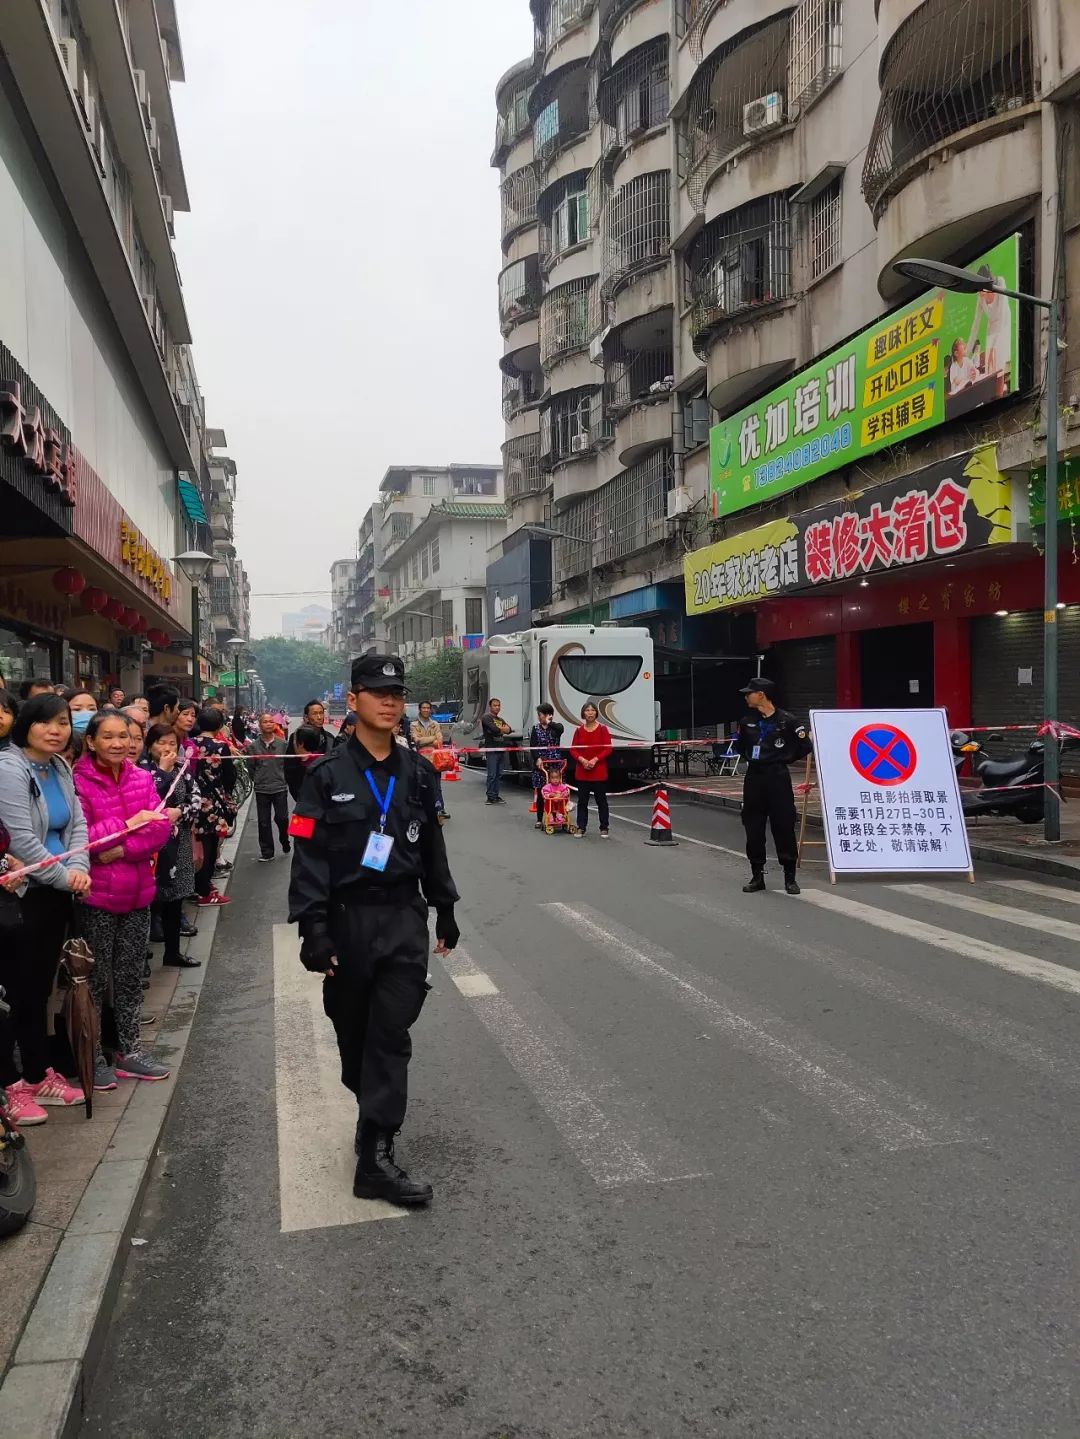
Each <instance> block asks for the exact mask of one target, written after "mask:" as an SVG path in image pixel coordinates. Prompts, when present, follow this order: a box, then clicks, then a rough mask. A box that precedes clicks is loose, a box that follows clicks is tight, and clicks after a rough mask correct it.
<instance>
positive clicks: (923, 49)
mask: <svg viewBox="0 0 1080 1439" xmlns="http://www.w3.org/2000/svg"><path fill="white" fill-rule="evenodd" d="M1031 9H1032V7H1031V5H1030V4H1029V0H983V3H982V4H980V5H970V4H967V5H957V4H956V3H955V0H924V3H923V4H922V5H920V6H919V8H918V9H917V10H916V11H915V12H914V14H913V15H910V16H909V17H908V18H907V19H906V20H905V21H904V22H903V23H902V24H901V25H900V27H899V29H898V30H897V31H896V34H895V35H894V36H893V38H892V39H891V40H890V42H889V46H888V49H887V50H886V51H885V54H884V56H883V57H882V62H881V99H880V101H879V103H878V112H877V117H876V118H875V120H874V128H873V130H872V132H871V135H870V144H869V146H868V147H867V151H866V163H865V165H864V167H863V181H862V183H863V194H864V195H865V196H866V202H867V204H868V205H869V206H870V207H871V209H872V210H873V211H874V212H875V215H879V214H880V213H881V209H882V208H883V205H884V202H885V200H886V199H887V198H888V196H889V194H890V193H891V191H892V187H893V185H894V183H895V182H896V179H897V177H898V176H899V174H900V172H901V171H902V170H903V169H905V168H906V166H908V165H909V164H910V163H911V162H912V161H913V160H915V159H916V158H917V157H918V156H920V155H922V154H923V152H924V151H927V150H930V149H932V148H933V147H934V146H936V145H939V144H940V143H941V142H942V141H943V140H946V139H948V137H949V136H950V135H955V134H957V133H958V132H959V131H961V130H966V129H968V128H969V127H970V126H972V125H978V124H981V123H983V122H984V121H987V120H992V119H994V118H995V117H998V116H1002V115H1007V114H1008V113H1009V112H1010V111H1011V110H1016V109H1018V108H1020V107H1021V106H1023V105H1028V104H1030V103H1031V102H1032V101H1033V100H1034V99H1035V62H1034V56H1033V51H1032V38H1031Z"/></svg>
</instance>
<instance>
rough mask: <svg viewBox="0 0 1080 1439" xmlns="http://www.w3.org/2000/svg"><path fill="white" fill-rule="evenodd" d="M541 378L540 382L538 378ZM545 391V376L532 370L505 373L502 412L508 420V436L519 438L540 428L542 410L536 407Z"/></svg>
mask: <svg viewBox="0 0 1080 1439" xmlns="http://www.w3.org/2000/svg"><path fill="white" fill-rule="evenodd" d="M537 379H539V384H537V383H536V380H537ZM542 392H543V376H535V375H534V374H533V372H532V371H526V372H525V373H524V374H514V375H503V377H502V393H503V402H502V412H503V419H504V420H505V422H506V438H507V439H508V440H512V439H517V438H519V437H521V436H523V435H532V434H536V433H537V432H538V431H539V429H540V412H539V410H538V409H537V408H536V406H537V404H538V402H539V400H540V396H541V394H542Z"/></svg>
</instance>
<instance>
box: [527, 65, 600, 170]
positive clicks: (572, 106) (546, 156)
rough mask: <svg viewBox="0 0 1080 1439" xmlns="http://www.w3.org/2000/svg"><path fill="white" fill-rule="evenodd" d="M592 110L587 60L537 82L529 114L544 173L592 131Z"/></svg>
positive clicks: (538, 163) (530, 100) (538, 156)
mask: <svg viewBox="0 0 1080 1439" xmlns="http://www.w3.org/2000/svg"><path fill="white" fill-rule="evenodd" d="M591 111H592V107H591V105H590V102H589V71H588V67H587V66H586V64H585V62H584V61H579V62H578V63H577V64H575V65H566V66H563V67H562V68H561V69H559V70H557V71H554V72H553V73H552V74H550V75H545V76H544V78H543V79H542V80H540V81H538V82H537V84H536V86H535V88H534V90H533V92H532V95H531V97H530V99H529V115H530V119H531V124H532V131H533V147H534V153H535V155H536V163H537V170H538V173H539V174H540V175H541V176H543V175H544V174H545V173H546V172H547V170H548V169H549V167H550V166H551V164H552V163H553V161H554V160H555V158H556V157H557V156H558V155H559V154H560V153H561V152H562V151H563V150H565V149H566V147H567V146H568V145H572V144H573V143H574V141H575V140H580V139H581V137H582V136H583V135H585V134H587V133H588V130H589V128H590V126H591V124H592V112H591Z"/></svg>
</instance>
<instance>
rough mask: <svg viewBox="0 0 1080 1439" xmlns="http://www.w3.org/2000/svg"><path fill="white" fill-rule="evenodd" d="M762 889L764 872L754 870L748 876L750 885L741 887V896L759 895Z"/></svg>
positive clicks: (763, 886)
mask: <svg viewBox="0 0 1080 1439" xmlns="http://www.w3.org/2000/svg"><path fill="white" fill-rule="evenodd" d="M764 888H765V871H764V870H763V869H755V870H754V872H753V873H752V874H751V876H750V883H749V884H744V885H743V887H742V892H743V894H760V893H761V891H762V890H763V889H764Z"/></svg>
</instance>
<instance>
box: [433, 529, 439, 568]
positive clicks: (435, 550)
mask: <svg viewBox="0 0 1080 1439" xmlns="http://www.w3.org/2000/svg"><path fill="white" fill-rule="evenodd" d="M439 564H440V560H439V537H438V535H436V536H435V538H434V539H433V540H432V542H431V573H432V574H433V575H437V574H438V573H439Z"/></svg>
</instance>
